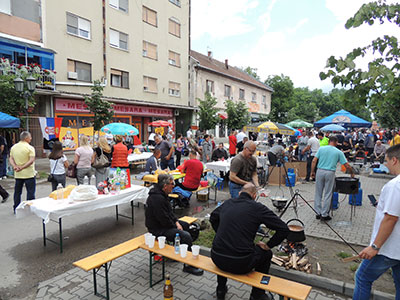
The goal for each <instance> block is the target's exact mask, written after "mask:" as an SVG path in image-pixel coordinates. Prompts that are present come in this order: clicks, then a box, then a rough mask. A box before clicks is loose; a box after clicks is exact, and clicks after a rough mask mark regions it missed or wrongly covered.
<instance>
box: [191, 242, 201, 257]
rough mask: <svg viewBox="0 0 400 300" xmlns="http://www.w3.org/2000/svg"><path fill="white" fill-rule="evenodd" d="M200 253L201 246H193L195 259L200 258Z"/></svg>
mask: <svg viewBox="0 0 400 300" xmlns="http://www.w3.org/2000/svg"><path fill="white" fill-rule="evenodd" d="M199 253H200V246H198V245H193V246H192V255H193V258H194V259H196V258H198V257H199Z"/></svg>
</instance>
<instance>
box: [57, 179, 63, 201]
mask: <svg viewBox="0 0 400 300" xmlns="http://www.w3.org/2000/svg"><path fill="white" fill-rule="evenodd" d="M62 199H64V191H63V186H62V184H61V183H59V184H58V185H57V200H62Z"/></svg>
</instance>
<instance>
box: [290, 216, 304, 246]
mask: <svg viewBox="0 0 400 300" xmlns="http://www.w3.org/2000/svg"><path fill="white" fill-rule="evenodd" d="M293 221H297V222H299V223H300V224H301V225H289V223H291V222H293ZM286 225H288V227H289V230H290V233H289V235H288V236H287V237H286V239H287V241H288V242H293V243H298V242H302V241H305V239H306V235H305V234H304V223H303V222H302V221H300V220H299V219H291V220H289V221H287V222H286Z"/></svg>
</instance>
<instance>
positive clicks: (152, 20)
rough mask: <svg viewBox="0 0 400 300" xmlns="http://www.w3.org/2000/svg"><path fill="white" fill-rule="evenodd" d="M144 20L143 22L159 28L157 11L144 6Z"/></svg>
mask: <svg viewBox="0 0 400 300" xmlns="http://www.w3.org/2000/svg"><path fill="white" fill-rule="evenodd" d="M142 19H143V22H146V23H148V24H150V25H153V26H155V27H157V12H156V11H155V10H152V9H150V8H147V7H146V6H143V10H142Z"/></svg>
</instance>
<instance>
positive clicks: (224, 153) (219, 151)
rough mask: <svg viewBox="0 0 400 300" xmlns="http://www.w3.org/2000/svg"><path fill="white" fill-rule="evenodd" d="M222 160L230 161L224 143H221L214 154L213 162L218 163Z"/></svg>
mask: <svg viewBox="0 0 400 300" xmlns="http://www.w3.org/2000/svg"><path fill="white" fill-rule="evenodd" d="M222 158H223V159H228V152H227V151H226V150H225V149H224V143H219V145H218V148H217V149H215V150H214V151H213V153H212V156H211V160H212V161H218V160H221V159H222Z"/></svg>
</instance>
